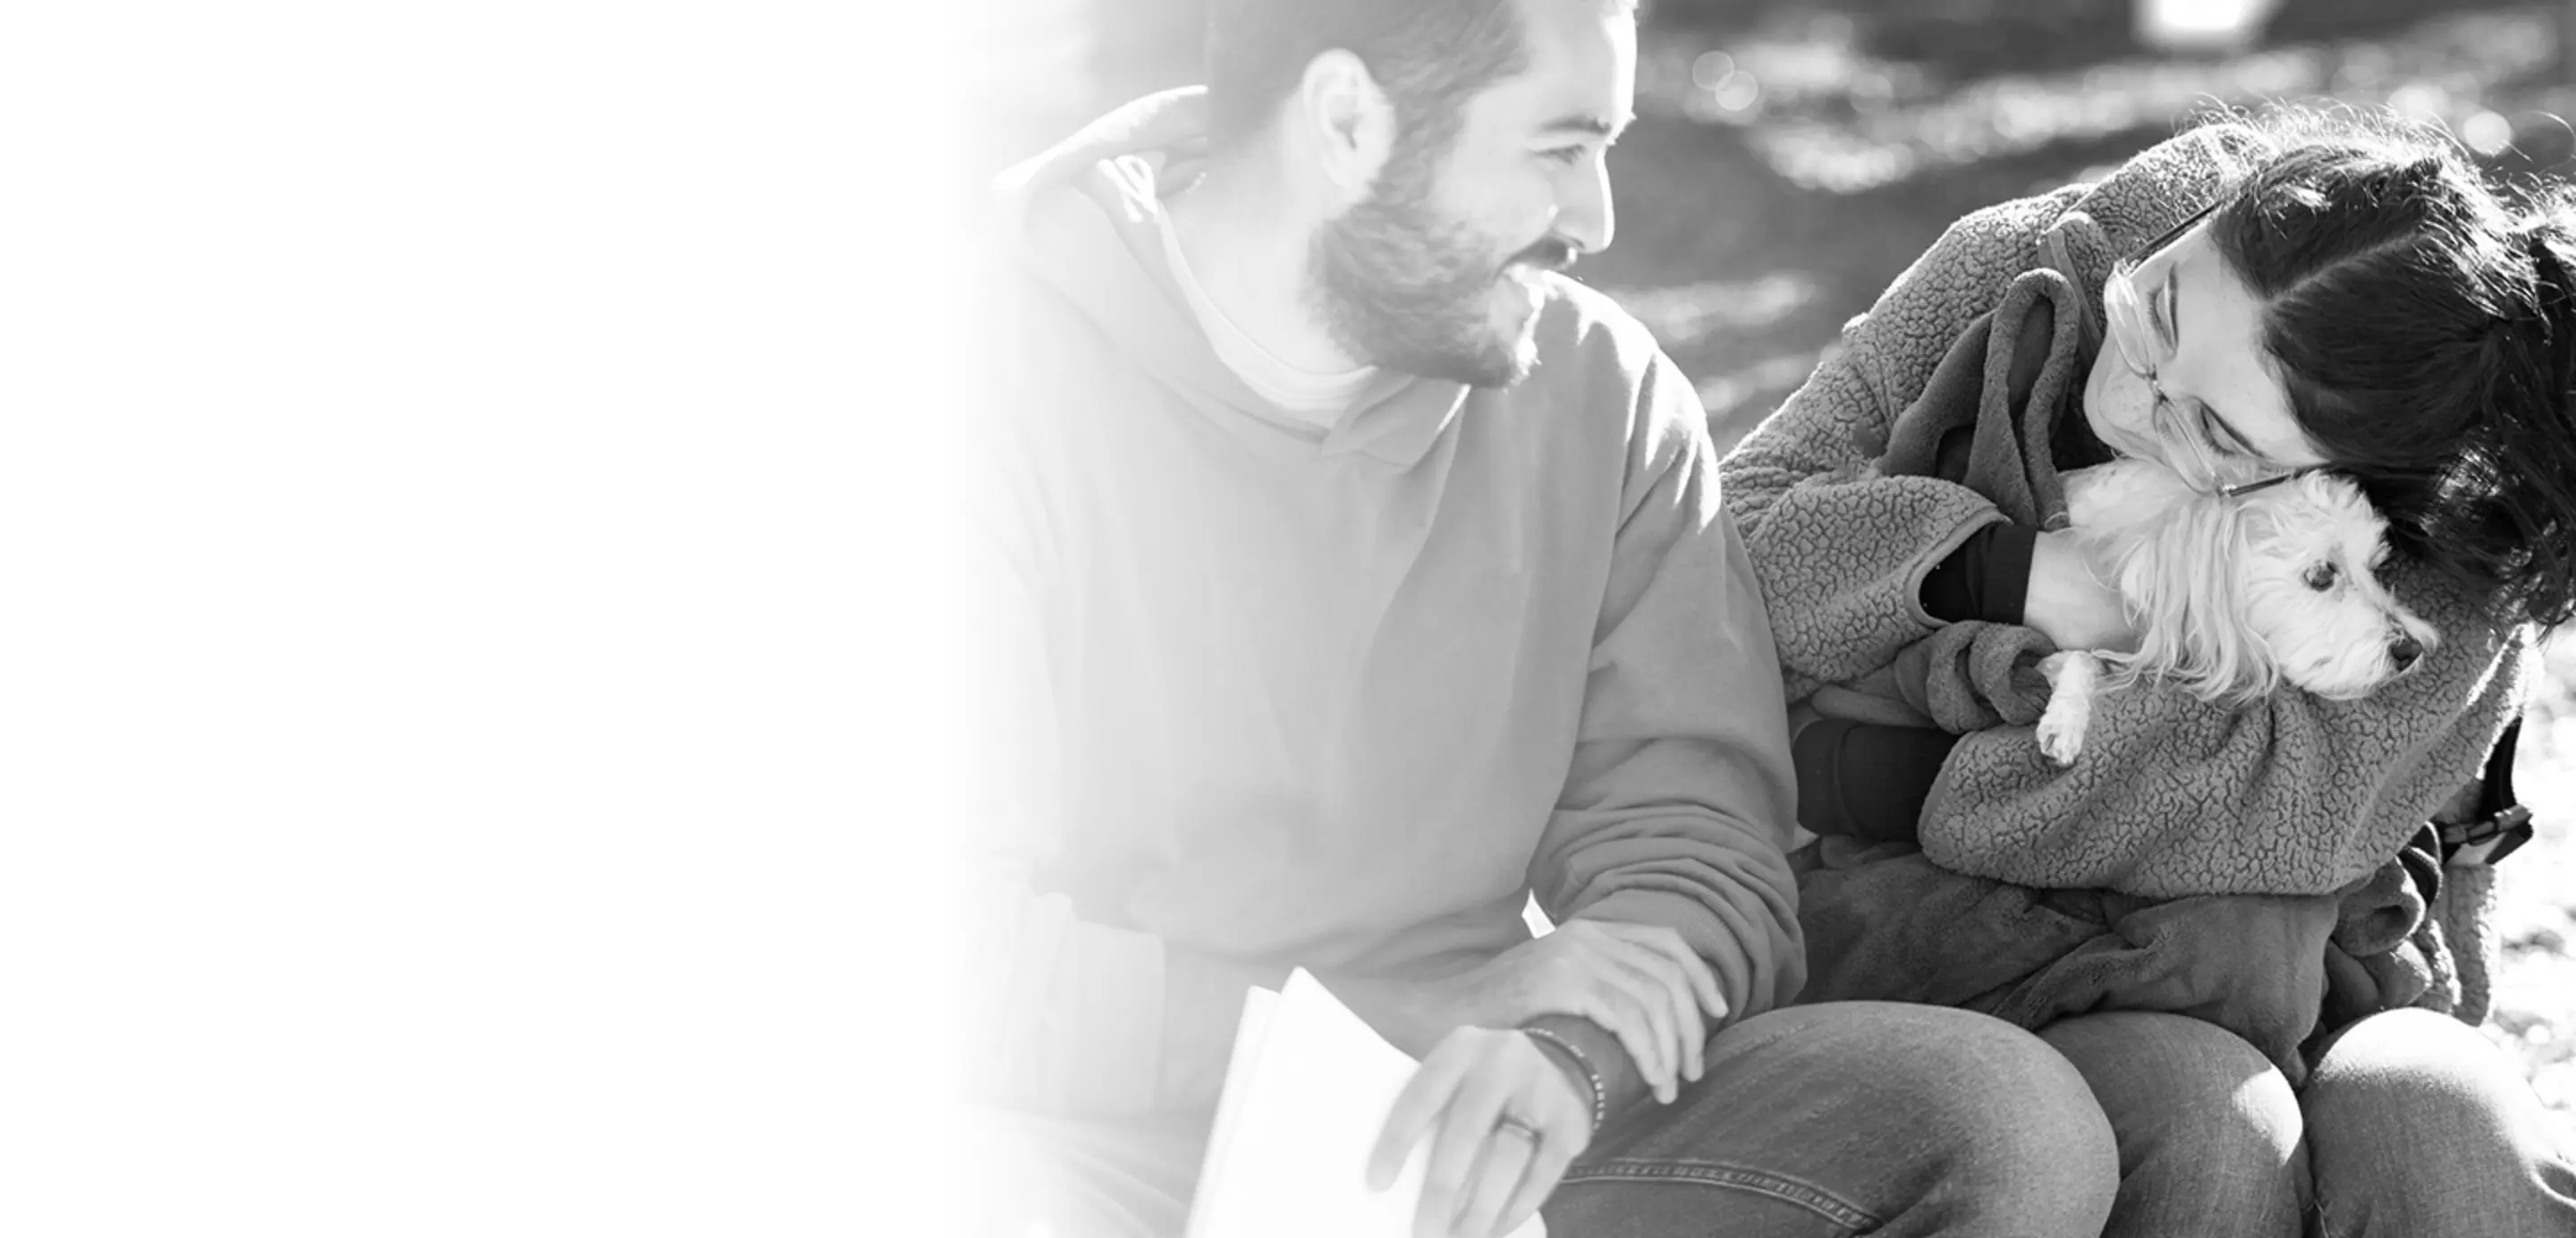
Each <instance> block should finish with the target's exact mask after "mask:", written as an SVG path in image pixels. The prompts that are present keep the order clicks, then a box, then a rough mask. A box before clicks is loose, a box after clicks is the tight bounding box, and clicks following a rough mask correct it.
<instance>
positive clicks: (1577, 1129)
mask: <svg viewBox="0 0 2576 1238" xmlns="http://www.w3.org/2000/svg"><path fill="white" fill-rule="evenodd" d="M1425 1139H1429V1140H1430V1141H1431V1159H1430V1163H1429V1165H1428V1166H1427V1167H1426V1168H1425V1170H1424V1171H1423V1175H1422V1202H1421V1204H1420V1206H1419V1207H1418V1209H1417V1210H1416V1211H1415V1214H1414V1221H1413V1232H1414V1235H1415V1238H1495V1236H1497V1235H1503V1234H1508V1233H1510V1232H1512V1231H1513V1230H1515V1229H1517V1228H1519V1227H1520V1224H1521V1222H1523V1221H1526V1220H1528V1219H1529V1216H1530V1214H1531V1213H1533V1212H1536V1211H1538V1206H1539V1204H1540V1203H1542V1202H1544V1201H1545V1200H1546V1199H1547V1194H1548V1192H1549V1191H1551V1190H1554V1189H1555V1188H1556V1184H1557V1180H1558V1179H1560V1178H1563V1177H1564V1176H1565V1167H1566V1166H1567V1165H1570V1164H1572V1163H1573V1162H1574V1158H1575V1157H1577V1156H1580V1155H1582V1154H1583V1149H1584V1148H1585V1147H1587V1146H1588V1145H1590V1144H1591V1142H1592V1098H1591V1097H1590V1096H1588V1095H1585V1094H1584V1092H1583V1089H1582V1087H1581V1086H1580V1085H1578V1084H1576V1083H1575V1082H1574V1080H1573V1079H1572V1078H1571V1077H1569V1076H1568V1075H1567V1074H1566V1072H1565V1071H1564V1069H1563V1068H1561V1067H1559V1066H1558V1065H1557V1064H1556V1061H1555V1060H1554V1059H1552V1058H1550V1057H1549V1056H1548V1055H1547V1052H1546V1051H1545V1050H1543V1049H1541V1048H1539V1047H1538V1042H1537V1041H1535V1040H1532V1039H1530V1037H1529V1036H1528V1035H1526V1034H1524V1033H1521V1032H1516V1031H1503V1030H1500V1029H1497V1028H1486V1027H1462V1028H1459V1029H1458V1030H1457V1031H1454V1032H1451V1033H1449V1035H1448V1036H1446V1037H1444V1038H1443V1039H1442V1040H1441V1041H1440V1044H1439V1046H1438V1047H1437V1048H1434V1049H1433V1050H1432V1051H1431V1054H1430V1056H1428V1057H1425V1058H1423V1059H1422V1066H1421V1067H1420V1069H1417V1070H1416V1071H1414V1072H1413V1078H1412V1079H1411V1080H1410V1081H1409V1082H1407V1083H1406V1084H1405V1085H1404V1091H1403V1092H1402V1093H1401V1094H1399V1095H1398V1096H1397V1097H1396V1099H1395V1107H1394V1109H1393V1110H1392V1111H1390V1112H1389V1113H1388V1114H1387V1118H1386V1125H1385V1127H1384V1128H1382V1129H1381V1130H1380V1132H1379V1134H1378V1140H1377V1146H1376V1147H1375V1148H1373V1149H1371V1150H1370V1153H1369V1164H1368V1185H1369V1189H1371V1190H1377V1191H1383V1190H1385V1189H1386V1188H1387V1187H1389V1186H1391V1185H1393V1184H1394V1182H1395V1179H1396V1176H1397V1175H1398V1174H1399V1173H1401V1172H1402V1171H1403V1169H1404V1163H1405V1161H1406V1160H1407V1159H1409V1158H1410V1157H1411V1156H1412V1154H1413V1149H1414V1148H1415V1147H1416V1146H1418V1145H1420V1144H1421V1143H1422V1141H1423V1140H1425Z"/></svg>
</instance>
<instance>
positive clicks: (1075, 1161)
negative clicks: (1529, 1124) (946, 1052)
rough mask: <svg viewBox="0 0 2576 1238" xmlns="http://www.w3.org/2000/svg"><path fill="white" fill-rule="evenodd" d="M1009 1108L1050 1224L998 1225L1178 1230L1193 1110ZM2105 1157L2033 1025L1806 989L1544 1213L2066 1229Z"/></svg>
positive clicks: (2090, 1116) (2075, 1093)
mask: <svg viewBox="0 0 2576 1238" xmlns="http://www.w3.org/2000/svg"><path fill="white" fill-rule="evenodd" d="M1016 1127H1017V1132H1018V1133H1017V1134H1016V1135H1015V1136H1013V1137H1014V1138H1017V1139H1020V1140H1022V1141H1024V1148H1025V1141H1034V1142H1035V1143H1037V1144H1039V1145H1041V1146H1040V1147H1038V1148H1036V1149H1034V1150H1035V1151H1036V1152H1038V1153H1039V1154H1041V1155H1043V1156H1045V1157H1047V1159H1048V1160H1049V1161H1050V1162H1051V1163H1052V1165H1053V1166H1054V1170H1053V1172H1052V1174H1051V1175H1050V1178H1051V1189H1050V1190H1049V1191H1048V1192H1047V1193H1048V1194H1049V1195H1051V1196H1052V1201H1053V1202H1052V1203H1051V1204H1050V1205H1048V1206H1047V1208H1046V1211H1048V1212H1051V1213H1052V1214H1053V1215H1052V1218H1051V1219H1052V1220H1053V1222H1054V1224H1053V1225H1052V1227H1051V1228H1048V1229H1045V1230H1037V1229H1033V1228H1031V1227H1030V1226H1029V1225H1028V1220H1029V1215H1028V1213H1027V1212H1026V1211H1020V1212H1017V1213H1016V1214H1015V1215H1014V1214H1010V1213H1006V1214H1005V1215H1001V1216H997V1217H994V1218H991V1221H990V1222H989V1223H990V1224H992V1225H994V1226H996V1227H997V1228H996V1229H994V1230H992V1231H990V1232H999V1233H1006V1234H1012V1235H1022V1234H1030V1233H1037V1232H1045V1233H1049V1234H1053V1235H1057V1236H1060V1238H1090V1236H1092V1235H1118V1236H1122V1238H1123V1236H1126V1235H1140V1236H1147V1235H1150V1236H1161V1235H1176V1234H1178V1233H1180V1231H1181V1227H1182V1224H1183V1222H1184V1220H1185V1219H1186V1217H1187V1215H1188V1194H1189V1190H1190V1184H1191V1178H1192V1176H1193V1175H1194V1174H1195V1173H1196V1172H1197V1169H1198V1156H1199V1153H1200V1151H1201V1144H1200V1142H1199V1141H1200V1140H1202V1139H1203V1138H1204V1137H1205V1118H1204V1117H1201V1118H1200V1119H1199V1120H1198V1121H1197V1122H1196V1123H1183V1122H1178V1121H1161V1122H1143V1123H1127V1124H1121V1125H1119V1126H1116V1127H1104V1126H1099V1125H1091V1124H1074V1123H1065V1122H1049V1121H1042V1120H1041V1121H1031V1120H1027V1119H1020V1120H1017V1121H1016ZM2115 1157H2116V1152H2115V1148H2114V1144H2113V1141H2112V1135H2111V1130H2110V1127H2109V1125H2108V1124H2107V1123H2106V1122H2105V1121H2104V1120H2103V1117H2102V1112H2101V1110H2100V1109H2099V1108H2098V1107H2097V1106H2096V1105H2095V1104H2094V1102H2093V1100H2092V1097H2091V1094H2090V1092H2089V1091H2088V1090H2087V1089H2086V1087H2085V1083H2084V1080H2083V1079H2082V1077H2080V1076H2079V1075H2077V1074H2076V1073H2075V1071H2074V1069H2073V1068H2071V1067H2070V1066H2068V1064H2067V1063H2066V1060H2065V1059H2064V1058H2061V1057H2059V1056H2058V1055H2057V1054H2056V1053H2055V1052H2053V1051H2051V1050H2050V1049H2049V1048H2048V1047H2047V1046H2046V1045H2044V1044H2042V1043H2041V1042H2040V1041H2039V1039H2038V1038H2036V1037H2034V1036H2031V1035H2030V1034H2029V1033H2027V1032H2023V1031H2021V1030H2019V1029H2017V1028H2014V1027H2012V1026H2010V1025H2008V1024H2005V1023H2002V1022H2000V1021H1998V1020H1995V1019H1990V1018H1987V1017H1985V1016H1983V1015H1976V1014H1969V1013H1966V1012H1963V1011H1957V1010H1945V1009H1940V1008H1937V1007H1930V1006H1900V1005H1890V1004H1881V1003H1869V1002H1845V1003H1832V1004H1826V1005H1817V1006H1801V1007H1795V1008H1792V1009H1789V1010H1781V1011H1774V1012H1772V1013H1769V1014H1765V1015H1760V1016H1758V1017H1755V1018H1752V1019H1748V1020H1745V1021H1744V1022H1742V1023H1739V1024H1736V1025H1735V1026H1733V1027H1730V1028H1728V1029H1726V1030H1725V1031H1724V1032H1721V1033H1719V1035H1718V1036H1717V1038H1716V1039H1715V1040H1713V1041H1712V1042H1710V1044H1709V1049H1708V1073H1707V1074H1706V1076H1704V1077H1703V1078H1702V1079H1701V1080H1700V1081H1699V1082H1698V1083H1696V1084H1693V1085H1690V1086H1688V1087H1686V1088H1685V1089H1684V1090H1683V1091H1682V1094H1681V1098H1680V1099H1679V1100H1677V1101H1675V1102H1674V1103H1673V1104H1672V1105H1669V1106H1664V1105H1657V1104H1655V1103H1654V1102H1653V1101H1651V1100H1649V1101H1646V1102H1643V1103H1642V1105H1641V1106H1640V1107H1639V1108H1637V1109H1636V1110H1634V1111H1632V1112H1630V1113H1628V1114H1624V1115H1622V1116H1621V1117H1620V1118H1618V1119H1617V1120H1614V1121H1613V1122H1612V1123H1611V1124H1610V1126H1608V1127H1607V1128H1605V1129H1604V1130H1603V1131H1602V1132H1601V1133H1600V1135H1599V1136H1598V1137H1597V1138H1595V1139H1594V1140H1593V1144H1592V1148H1591V1150H1590V1151H1589V1152H1587V1153H1586V1154H1585V1156H1584V1157H1583V1159H1582V1160H1580V1161H1577V1162H1576V1163H1575V1165H1574V1167H1573V1168H1572V1169H1571V1170H1569V1171H1568V1172H1567V1174H1566V1177H1565V1181H1564V1183H1563V1184H1562V1185H1560V1186H1559V1187H1558V1188H1557V1190H1556V1193H1555V1195H1554V1196H1553V1197H1551V1198H1550V1199H1549V1200H1548V1202H1547V1205H1546V1207H1545V1214H1546V1217H1547V1228H1548V1233H1549V1234H1550V1235H1551V1238H1587V1236H1596V1235H1597V1236H1600V1238H1666V1236H1668V1235H1669V1236H1672V1238H1680V1236H1682V1235H1689V1236H1691V1238H1706V1236H1707V1235H1712V1234H1722V1235H1726V1236H1727V1238H1829V1236H1830V1238H1839V1236H1841V1235H1849V1234H1862V1233H1866V1234H1876V1235H1886V1236H1888V1238H1901V1236H1906V1235H1926V1234H1956V1235H1968V1234H1974V1235H1978V1236H1979V1238H2008V1236H2014V1235H2031V1236H2032V1238H2043V1236H2044V1238H2066V1236H2067V1235H2091V1234H2093V1233H2095V1232H2096V1231H2098V1230H2099V1229H2100V1228H2101V1226H2102V1222H2103V1219H2104V1217H2106V1216H2107V1215H2108V1214H2109V1212H2110V1208H2111V1203H2112V1196H2113V1192H2114V1190H2115V1189H2116V1186H2117V1181H2118V1174H2117V1168H2116V1159H2115ZM1027 1206H1028V1205H1021V1207H1023V1208H1025V1207H1027Z"/></svg>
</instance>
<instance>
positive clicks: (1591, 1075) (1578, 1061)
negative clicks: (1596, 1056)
mask: <svg viewBox="0 0 2576 1238" xmlns="http://www.w3.org/2000/svg"><path fill="white" fill-rule="evenodd" d="M1521 1031H1522V1033H1523V1034H1525V1035H1528V1036H1530V1037H1532V1038H1534V1039H1537V1040H1541V1041H1545V1042H1546V1043H1548V1044H1551V1045H1555V1046H1556V1047H1557V1048H1559V1049H1563V1050H1565V1055H1566V1056H1567V1057H1570V1058H1573V1059H1574V1064H1575V1065H1577V1066H1580V1067H1582V1068H1583V1077H1584V1079H1585V1080H1586V1081H1587V1082H1589V1083H1590V1084H1591V1085H1592V1133H1593V1134H1595V1135H1598V1134H1600V1133H1601V1123H1602V1121H1603V1119H1605V1118H1607V1117H1609V1116H1610V1115H1609V1104H1610V1098H1609V1096H1608V1089H1606V1088H1604V1087H1602V1086H1601V1072H1600V1071H1598V1070H1594V1069H1593V1068H1592V1059H1591V1058H1588V1057H1585V1056H1584V1055H1583V1050H1581V1049H1577V1048H1575V1047H1574V1042H1573V1041H1571V1040H1567V1039H1566V1038H1565V1037H1563V1036H1560V1035H1557V1034H1556V1033H1554V1032H1551V1031H1549V1030H1547V1029H1546V1028H1543V1027H1524V1028H1522V1029H1521Z"/></svg>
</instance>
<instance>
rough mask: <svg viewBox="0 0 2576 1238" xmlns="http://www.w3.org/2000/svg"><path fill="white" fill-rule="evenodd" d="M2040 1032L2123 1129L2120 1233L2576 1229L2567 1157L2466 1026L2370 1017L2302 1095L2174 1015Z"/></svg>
mask: <svg viewBox="0 0 2576 1238" xmlns="http://www.w3.org/2000/svg"><path fill="white" fill-rule="evenodd" d="M2041 1036H2042V1038H2043V1039H2045V1040H2046V1041H2047V1042H2048V1043H2049V1044H2050V1045H2052V1046H2054V1047H2056V1048H2057V1050H2058V1051H2059V1052H2061V1053H2063V1054H2065V1055H2066V1058H2067V1059H2068V1060H2069V1061H2071V1062H2073V1063H2074V1064H2075V1066H2076V1068H2077V1069H2078V1070H2080V1071H2082V1072H2083V1074H2084V1078H2085V1080H2086V1081H2087V1082H2088V1083H2090V1084H2091V1085H2092V1089H2093V1093H2094V1095H2095V1097H2096V1098H2097V1099H2098V1100H2099V1101H2100V1103H2101V1107H2102V1110H2103V1112H2104V1113H2105V1114H2106V1115H2107V1116H2108V1117H2109V1118H2110V1122H2111V1128H2112V1130H2113V1131H2114V1132H2115V1133H2116V1134H2117V1136H2118V1139H2119V1149H2120V1175H2121V1176H2120V1192H2119V1201H2118V1204H2117V1205H2116V1206H2115V1207H2114V1208H2113V1210H2112V1215H2111V1223H2110V1226H2109V1227H2108V1228H2107V1229H2105V1230H2104V1231H2103V1233H2104V1234H2105V1235H2106V1236H2107V1238H2129V1236H2132V1235H2138V1236H2144V1235H2156V1236H2158V1238H2195V1236H2197V1235H2219V1234H2224V1235H2228V1236H2229V1238H2238V1236H2240V1235H2242V1236H2245V1238H2264V1236H2266V1235H2271V1236H2277V1238H2299V1236H2301V1235H2315V1236H2322V1238H2397V1236H2400V1235H2403V1236H2404V1238H2449V1236H2451V1235H2458V1236H2461V1238H2469V1236H2472V1235H2474V1236H2476V1238H2539V1236H2542V1235H2546V1236H2548V1238H2576V1167H2571V1165H2570V1160H2569V1157H2570V1151H2571V1150H2569V1149H2566V1148H2562V1147H2559V1146H2557V1143H2556V1141H2555V1139H2554V1138H2553V1136H2552V1135H2551V1133H2550V1130H2549V1128H2548V1125H2547V1123H2546V1120H2545V1118H2544V1117H2543V1115H2542V1113H2541V1110H2540V1103H2539V1098H2538V1097H2536V1096H2535V1095H2533V1093H2532V1091H2531V1089H2530V1087H2529V1086H2528V1085H2526V1084H2525V1083H2524V1082H2523V1081H2522V1080H2521V1079H2520V1078H2519V1077H2517V1076H2516V1075H2515V1074H2514V1073H2513V1072H2512V1071H2511V1070H2510V1069H2509V1068H2508V1066H2507V1065H2506V1063H2505V1060H2504V1056H2503V1055H2502V1054H2500V1053H2497V1052H2496V1051H2495V1049H2494V1047H2493V1046H2492V1045H2489V1044H2488V1043H2487V1041H2486V1039H2485V1038H2484V1037H2483V1036H2481V1035H2479V1034H2478V1032H2477V1031H2476V1030H2475V1029H2473V1028H2471V1027H2469V1026H2467V1025H2466V1024H2463V1023H2461V1022H2459V1021H2458V1020H2456V1019H2452V1018H2449V1017H2447V1016H2444V1015H2439V1014H2435V1013H2433V1012H2431V1011H2425V1010H2396V1011H2390V1012H2388V1013H2386V1014H2379V1015H2373V1016H2371V1017H2369V1018H2366V1019H2363V1020H2361V1021H2360V1022H2358V1023H2355V1024H2354V1025H2353V1026H2351V1027H2350V1028H2348V1029H2346V1030H2344V1031H2343V1032H2342V1033H2341V1034H2340V1035H2339V1036H2338V1037H2337V1038H2336V1039H2335V1040H2334V1041H2333V1042H2332V1043H2331V1044H2330V1045H2329V1046H2328V1047H2327V1048H2326V1050H2325V1053H2324V1054H2323V1055H2322V1057H2320V1058H2319V1060H2318V1064H2317V1068H2316V1070H2315V1071H2314V1072H2313V1074H2312V1075H2311V1077H2310V1078H2309V1080H2308V1082H2307V1085H2306V1086H2305V1088H2303V1089H2301V1090H2299V1091H2297V1092H2293V1091H2292V1090H2291V1087H2290V1084H2289V1081H2288V1080H2287V1079H2286V1078H2284V1077H2283V1076H2282V1075H2281V1073H2280V1072H2279V1071H2278V1070H2275V1069H2274V1068H2273V1067H2272V1064H2271V1063H2270V1062H2268V1061H2266V1060H2265V1059H2264V1058H2263V1056H2262V1055H2261V1054H2259V1053H2257V1052H2255V1050H2254V1048H2253V1046H2251V1045H2249V1044H2247V1043H2246V1042H2244V1041H2243V1040H2241V1039H2238V1038H2237V1037H2235V1036H2233V1035H2231V1034H2229V1033H2227V1032H2226V1031H2223V1030H2221V1029H2219V1028H2217V1027H2214V1026H2212V1025H2210V1024H2207V1023H2203V1022H2200V1021H2198V1020H2194V1019H2187V1018H2184V1017H2181V1016H2179V1015H2169V1014H2097V1015H2085V1016H2082V1017H2080V1018H2074V1019H2067V1020H2064V1021H2062V1022H2060V1023H2057V1024H2055V1025H2054V1026H2051V1027H2049V1028H2048V1029H2046V1030H2045V1031H2043V1032H2042V1033H2041Z"/></svg>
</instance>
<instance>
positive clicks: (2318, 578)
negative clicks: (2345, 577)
mask: <svg viewBox="0 0 2576 1238" xmlns="http://www.w3.org/2000/svg"><path fill="white" fill-rule="evenodd" d="M2339 575H2340V573H2338V572H2337V571H2336V570H2335V565H2334V564H2333V562H2331V561H2328V562H2325V563H2311V564H2309V565H2308V572H2307V575H2306V577H2305V579H2306V581H2307V584H2308V587H2309V588H2311V589H2314V590H2316V591H2317V592H2319V593H2323V592H2325V591H2326V590H2328V589H2331V588H2334V585H2335V579H2336V577H2337V576H2339Z"/></svg>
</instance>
